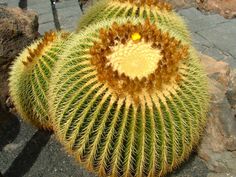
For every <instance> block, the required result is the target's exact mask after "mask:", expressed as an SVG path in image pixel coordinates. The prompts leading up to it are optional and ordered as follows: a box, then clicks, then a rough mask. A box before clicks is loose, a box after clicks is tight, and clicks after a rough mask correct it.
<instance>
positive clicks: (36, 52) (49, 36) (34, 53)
mask: <svg viewBox="0 0 236 177" xmlns="http://www.w3.org/2000/svg"><path fill="white" fill-rule="evenodd" d="M55 39H56V33H55V32H46V33H45V35H44V37H43V39H42V41H41V42H39V44H38V45H37V47H36V48H35V49H33V50H32V49H30V48H27V49H28V52H29V56H28V57H27V60H26V61H22V63H23V64H24V65H25V66H27V65H28V64H29V63H31V62H32V61H33V60H34V58H35V57H39V56H41V55H42V52H43V49H44V47H45V46H47V45H48V44H49V43H51V42H53V41H54V40H55Z"/></svg>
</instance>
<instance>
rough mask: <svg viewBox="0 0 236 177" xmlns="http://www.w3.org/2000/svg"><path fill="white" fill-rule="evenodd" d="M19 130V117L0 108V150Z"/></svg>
mask: <svg viewBox="0 0 236 177" xmlns="http://www.w3.org/2000/svg"><path fill="white" fill-rule="evenodd" d="M19 131H20V121H19V119H18V118H17V117H16V116H15V115H14V114H12V113H10V112H6V111H2V110H0V140H1V141H0V152H1V151H2V150H3V148H4V146H6V145H7V144H9V143H12V142H13V141H14V140H15V139H16V137H17V135H18V133H19Z"/></svg>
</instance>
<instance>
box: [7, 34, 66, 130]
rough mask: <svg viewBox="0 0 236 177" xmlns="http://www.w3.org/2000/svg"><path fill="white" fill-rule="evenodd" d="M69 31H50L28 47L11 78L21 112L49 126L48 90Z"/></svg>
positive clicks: (22, 115) (14, 94) (15, 99)
mask: <svg viewBox="0 0 236 177" xmlns="http://www.w3.org/2000/svg"><path fill="white" fill-rule="evenodd" d="M67 37H68V34H67V33H63V32H62V33H55V32H48V33H46V34H45V36H44V37H43V38H42V39H39V40H38V41H36V42H34V43H33V44H32V45H30V46H29V47H27V48H26V49H25V50H24V51H23V52H22V53H21V54H20V55H19V56H18V57H17V58H16V59H15V61H14V63H13V65H12V67H11V72H10V78H9V88H10V95H11V98H12V100H13V102H14V105H15V107H16V109H17V111H18V113H19V115H20V116H21V117H22V118H23V119H24V120H26V121H28V122H31V123H33V124H34V125H36V126H38V127H40V128H47V129H49V128H50V127H51V125H50V124H49V118H48V101H47V90H48V87H49V85H48V84H49V83H48V82H49V78H50V76H51V73H52V70H53V66H54V63H55V62H56V61H57V60H58V55H59V54H60V53H61V51H62V45H63V44H64V42H65V41H66V39H67Z"/></svg>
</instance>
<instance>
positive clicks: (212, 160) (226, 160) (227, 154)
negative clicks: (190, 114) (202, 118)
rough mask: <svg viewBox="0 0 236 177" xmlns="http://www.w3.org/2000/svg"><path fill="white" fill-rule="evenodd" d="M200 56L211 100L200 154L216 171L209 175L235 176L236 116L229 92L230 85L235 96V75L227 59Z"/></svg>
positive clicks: (212, 169) (209, 166)
mask: <svg viewBox="0 0 236 177" xmlns="http://www.w3.org/2000/svg"><path fill="white" fill-rule="evenodd" d="M200 57H201V59H202V63H203V65H204V67H205V70H206V72H207V75H208V77H209V90H210V94H211V95H210V96H211V101H210V108H209V114H208V123H207V127H206V129H205V133H204V135H203V139H202V141H201V145H200V147H199V151H198V154H199V156H200V158H202V159H203V160H204V161H205V162H206V165H207V167H208V168H209V169H210V170H211V171H212V172H213V173H212V174H209V175H208V176H209V177H210V176H214V175H215V176H219V177H220V175H224V176H230V175H231V176H236V168H235V167H236V153H235V150H236V119H235V116H234V112H233V110H232V106H231V104H230V103H229V101H228V98H227V96H226V93H228V92H229V88H230V85H231V87H232V88H231V89H230V93H231V95H232V97H233V98H235V96H236V95H235V93H236V91H235V90H234V89H236V88H233V84H235V81H236V80H234V79H235V78H236V77H235V76H232V74H231V69H230V67H229V65H228V64H227V63H224V62H222V61H216V60H214V59H213V58H211V57H208V56H205V55H201V56H200ZM230 97H231V96H230ZM234 101H235V100H234V99H232V102H234ZM227 174H229V175H227Z"/></svg>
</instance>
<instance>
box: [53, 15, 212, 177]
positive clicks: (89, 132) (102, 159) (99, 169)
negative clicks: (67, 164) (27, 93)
mask: <svg viewBox="0 0 236 177" xmlns="http://www.w3.org/2000/svg"><path fill="white" fill-rule="evenodd" d="M160 28H161V29H162V30H160ZM180 39H181V37H180V36H178V35H176V36H172V35H171V34H170V33H169V32H168V30H164V28H163V27H162V26H161V24H155V25H153V24H152V23H150V22H149V21H148V20H146V21H145V22H144V20H143V19H137V18H136V19H133V18H130V19H127V18H118V19H109V20H103V21H100V22H98V23H97V24H94V25H90V26H89V27H88V28H86V29H85V30H82V31H80V33H79V34H77V35H75V37H74V38H73V39H71V42H70V44H69V45H68V46H67V47H65V51H68V52H65V53H64V54H63V55H64V56H63V57H62V58H63V59H62V60H60V61H58V62H57V64H56V66H55V72H54V73H53V75H52V77H51V85H50V89H49V108H50V115H51V118H52V122H53V126H54V127H53V128H54V130H55V133H56V135H57V137H58V139H59V140H60V141H61V142H62V144H64V145H65V147H66V149H67V150H68V151H69V152H71V153H72V154H73V155H74V156H75V157H76V159H77V160H78V161H79V163H81V164H82V165H83V166H84V167H85V168H87V169H88V170H92V171H94V172H95V173H97V174H98V175H99V176H112V177H119V176H123V177H128V176H129V177H130V176H136V177H143V176H149V177H154V176H163V175H165V174H166V173H167V172H170V171H172V170H173V169H174V168H175V167H177V166H178V165H179V164H180V163H181V162H183V161H184V160H185V159H186V158H188V156H189V154H190V152H191V150H192V149H193V148H194V147H195V146H196V145H197V143H198V141H199V138H200V136H201V133H202V132H203V129H204V126H205V122H206V112H207V107H208V88H207V78H206V76H205V74H204V72H203V70H202V68H201V65H200V61H199V59H198V57H197V55H196V53H195V52H194V49H193V48H192V47H191V46H189V45H188V44H187V43H182V42H181V41H180Z"/></svg>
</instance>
